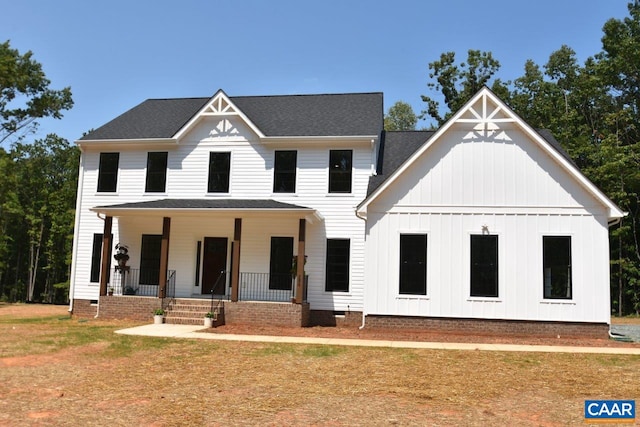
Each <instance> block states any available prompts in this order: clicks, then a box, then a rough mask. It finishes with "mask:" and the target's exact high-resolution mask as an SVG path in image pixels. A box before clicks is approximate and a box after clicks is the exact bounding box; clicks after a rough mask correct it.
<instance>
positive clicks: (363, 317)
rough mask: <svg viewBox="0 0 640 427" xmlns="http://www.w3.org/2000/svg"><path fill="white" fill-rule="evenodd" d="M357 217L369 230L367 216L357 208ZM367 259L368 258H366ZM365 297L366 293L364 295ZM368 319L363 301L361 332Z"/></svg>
mask: <svg viewBox="0 0 640 427" xmlns="http://www.w3.org/2000/svg"><path fill="white" fill-rule="evenodd" d="M356 217H357V218H360V219H361V220H363V221H364V223H365V225H364V227H365V230H366V228H367V216H366V215H364V216H361V215H360V213H359V212H358V208H356ZM366 235H367V233H366V231H365V243H366ZM365 259H366V257H365ZM365 270H366V269H365ZM363 296H364V293H363ZM366 319H367V313H366V312H365V310H364V300H363V301H362V324H361V325H360V327H359V328H358V329H361V330H362V329H364V327H365V323H366Z"/></svg>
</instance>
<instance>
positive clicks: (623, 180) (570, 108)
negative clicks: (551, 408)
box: [0, 0, 640, 314]
mask: <svg viewBox="0 0 640 427" xmlns="http://www.w3.org/2000/svg"><path fill="white" fill-rule="evenodd" d="M628 10H629V16H627V17H625V18H623V19H610V20H608V21H607V22H606V23H605V24H604V27H603V36H602V49H601V51H600V52H597V53H594V55H593V56H591V57H589V58H587V59H586V60H585V61H584V62H583V63H580V62H579V61H578V60H577V58H576V53H575V52H574V51H573V50H572V49H571V48H570V47H568V46H561V47H560V48H559V49H558V50H557V51H555V52H552V53H551V54H550V55H549V59H548V61H547V62H546V63H545V64H543V65H542V66H541V65H538V64H536V63H535V62H533V61H531V60H530V61H527V62H526V63H525V64H524V72H523V75H522V76H521V77H518V78H516V79H514V80H513V81H504V80H501V79H500V78H499V77H498V76H499V70H500V63H499V61H498V60H497V59H496V58H494V57H493V55H492V53H491V52H482V51H478V50H469V51H468V53H467V57H466V59H465V60H464V61H458V60H457V58H456V55H455V53H454V52H445V53H442V54H441V55H440V57H439V59H437V60H435V61H433V62H431V63H430V64H429V70H430V72H429V80H428V83H427V87H428V88H429V89H430V94H429V95H422V100H423V101H424V103H425V107H424V110H423V111H422V112H421V113H420V114H419V115H416V114H415V113H414V112H413V110H412V108H411V106H410V105H409V104H407V103H404V102H401V101H400V102H398V103H396V104H395V105H394V106H392V107H391V108H390V109H389V110H388V112H387V114H386V115H385V129H387V130H406V129H415V127H416V124H417V123H418V120H419V119H423V120H426V119H429V120H431V122H432V123H434V124H435V125H441V124H442V123H444V122H445V121H446V120H447V119H448V118H449V117H451V115H453V114H454V113H455V112H456V111H457V110H458V109H459V108H460V107H462V106H463V105H464V104H465V103H466V102H467V100H468V99H469V98H470V97H471V96H473V95H474V94H475V93H476V92H477V91H478V90H480V89H481V88H482V87H483V86H488V87H490V88H491V89H492V90H493V91H494V92H495V93H496V94H497V95H498V96H499V97H500V98H502V99H503V100H504V101H505V102H506V103H507V104H508V105H509V106H510V107H511V108H513V109H514V111H515V112H516V113H517V114H519V115H520V116H521V117H522V118H523V119H524V120H525V121H526V122H528V123H529V124H530V125H532V126H533V127H535V128H543V129H549V130H550V131H551V132H552V133H553V134H554V136H555V137H556V139H557V140H558V141H559V142H560V143H561V144H562V146H563V147H564V149H565V150H566V151H567V152H568V154H569V155H570V156H571V157H572V159H573V160H574V161H575V163H576V164H577V166H578V167H579V168H580V169H581V170H582V172H583V173H584V174H585V175H586V176H587V177H588V178H589V179H591V181H593V182H594V183H595V184H596V185H597V186H598V187H599V188H600V189H601V190H602V191H604V192H605V193H606V194H607V195H608V196H609V197H610V198H611V199H612V200H613V201H614V202H615V203H616V204H617V205H618V206H620V207H621V208H622V209H623V210H624V211H626V212H628V216H627V217H625V218H624V219H623V220H622V222H621V223H620V224H619V225H616V226H614V227H612V228H611V229H610V242H611V244H610V250H611V290H612V293H611V294H612V310H615V311H616V312H617V313H618V314H628V313H636V314H639V313H640V54H639V52H640V3H639V2H638V0H635V1H634V2H632V3H629V4H628ZM49 85H50V82H49V80H47V78H46V76H45V74H44V72H43V71H42V67H41V65H40V64H39V63H38V62H37V61H35V60H34V59H33V57H32V53H31V52H27V53H25V54H20V52H18V51H17V50H15V49H12V48H11V46H10V43H9V41H7V42H5V43H2V44H0V299H4V300H12V301H19V300H26V301H46V302H54V301H56V302H63V301H64V300H66V299H67V298H68V294H67V292H68V285H69V276H70V265H71V253H72V245H73V226H74V213H75V197H76V187H77V177H78V162H79V150H78V149H77V148H76V147H75V146H73V145H71V144H69V142H68V141H66V140H65V139H63V138H60V137H58V136H57V135H53V134H51V135H48V136H47V137H46V138H44V139H41V140H35V141H27V139H28V137H29V136H30V135H31V134H32V133H33V132H34V130H35V129H36V128H37V120H38V119H39V118H42V117H54V118H61V117H62V113H63V111H65V110H68V109H69V108H71V107H72V106H73V100H72V97H71V90H70V88H64V89H61V90H54V89H51V88H50V87H49ZM25 141H27V142H25ZM4 145H9V148H8V149H5V148H4V147H3V146H4Z"/></svg>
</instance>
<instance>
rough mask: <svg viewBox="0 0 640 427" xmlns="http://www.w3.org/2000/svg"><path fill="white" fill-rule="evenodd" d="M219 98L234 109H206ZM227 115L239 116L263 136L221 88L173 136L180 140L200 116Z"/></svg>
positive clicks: (259, 135) (260, 136)
mask: <svg viewBox="0 0 640 427" xmlns="http://www.w3.org/2000/svg"><path fill="white" fill-rule="evenodd" d="M220 98H222V99H223V100H224V101H225V102H226V103H227V104H228V105H229V106H230V107H231V108H232V109H233V110H234V111H227V112H220V113H209V112H207V110H208V109H209V108H211V107H212V106H213V104H214V103H215V102H217V101H218V100H219V99H220ZM216 116H218V117H229V116H238V117H240V118H241V119H242V120H243V121H244V122H245V123H246V124H247V126H249V128H250V129H251V130H252V131H254V132H255V133H256V135H258V137H259V138H264V134H263V133H262V131H261V130H260V129H258V127H257V126H256V125H255V124H254V123H253V122H252V121H251V120H249V118H248V117H247V116H246V115H245V114H244V113H243V112H242V110H240V108H238V107H237V106H236V105H235V104H234V103H233V101H231V99H229V97H228V96H227V94H226V93H224V91H223V90H222V89H219V90H218V91H217V92H216V93H215V94H214V95H213V96H212V97H211V99H210V100H209V102H207V103H206V104H205V105H204V106H203V107H202V108H201V109H200V110H199V111H198V112H197V113H196V114H194V115H193V117H192V118H191V120H189V121H188V122H187V123H186V124H185V125H184V126H182V128H180V130H178V132H176V134H175V135H173V138H174V139H176V140H180V139H181V138H182V137H183V136H184V135H185V134H186V133H187V132H188V131H189V130H191V128H193V126H194V125H195V124H196V123H197V122H198V121H199V120H200V119H201V118H202V117H216Z"/></svg>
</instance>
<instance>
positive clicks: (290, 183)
mask: <svg viewBox="0 0 640 427" xmlns="http://www.w3.org/2000/svg"><path fill="white" fill-rule="evenodd" d="M297 159H298V152H297V151H276V152H275V154H274V167H273V171H274V172H273V192H274V193H295V192H296V166H297Z"/></svg>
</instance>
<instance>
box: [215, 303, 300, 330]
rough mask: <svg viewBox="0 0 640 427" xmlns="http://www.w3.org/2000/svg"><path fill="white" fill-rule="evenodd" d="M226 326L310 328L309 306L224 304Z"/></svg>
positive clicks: (289, 304)
mask: <svg viewBox="0 0 640 427" xmlns="http://www.w3.org/2000/svg"><path fill="white" fill-rule="evenodd" d="M224 321H225V323H226V324H228V325H229V324H234V323H245V324H256V325H262V324H267V325H276V326H289V327H301V326H302V327H304V326H309V304H307V303H304V304H291V303H288V302H283V303H277V302H245V301H239V302H230V301H225V302H224Z"/></svg>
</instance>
